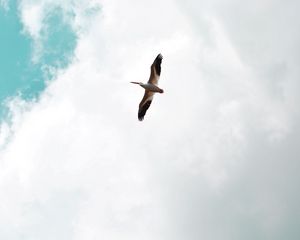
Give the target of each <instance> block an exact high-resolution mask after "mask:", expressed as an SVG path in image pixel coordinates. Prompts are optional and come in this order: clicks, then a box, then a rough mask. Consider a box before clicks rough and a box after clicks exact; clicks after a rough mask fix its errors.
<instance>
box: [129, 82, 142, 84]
mask: <svg viewBox="0 0 300 240" xmlns="http://www.w3.org/2000/svg"><path fill="white" fill-rule="evenodd" d="M131 83H133V84H140V83H139V82H131Z"/></svg>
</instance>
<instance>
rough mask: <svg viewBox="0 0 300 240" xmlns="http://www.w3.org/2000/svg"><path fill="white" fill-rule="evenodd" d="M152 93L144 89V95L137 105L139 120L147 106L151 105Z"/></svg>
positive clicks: (141, 118) (141, 119)
mask: <svg viewBox="0 0 300 240" xmlns="http://www.w3.org/2000/svg"><path fill="white" fill-rule="evenodd" d="M153 95H154V93H153V92H150V91H147V90H146V91H145V94H144V97H143V99H142V101H141V102H140V105H139V113H138V118H139V120H140V121H143V119H144V116H145V114H146V112H147V110H148V108H149V107H150V105H151V102H152V100H153Z"/></svg>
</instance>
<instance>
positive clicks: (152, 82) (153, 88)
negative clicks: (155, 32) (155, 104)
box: [131, 54, 164, 121]
mask: <svg viewBox="0 0 300 240" xmlns="http://www.w3.org/2000/svg"><path fill="white" fill-rule="evenodd" d="M162 59H163V57H162V55H161V54H158V55H157V57H156V58H155V59H154V62H153V63H152V65H151V73H150V78H149V81H148V82H147V83H142V82H131V83H134V84H138V85H140V86H141V87H142V88H144V89H145V94H144V97H143V99H142V101H141V102H140V104H139V112H138V119H139V120H140V121H143V119H144V117H145V114H146V112H147V110H148V108H149V107H150V105H151V102H152V100H153V95H154V93H156V92H158V93H163V92H164V90H163V89H161V88H159V87H158V86H157V83H158V80H159V77H160V72H161V60H162Z"/></svg>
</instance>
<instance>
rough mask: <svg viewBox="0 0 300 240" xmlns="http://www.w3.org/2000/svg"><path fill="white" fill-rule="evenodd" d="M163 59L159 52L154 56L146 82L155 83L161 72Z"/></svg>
mask: <svg viewBox="0 0 300 240" xmlns="http://www.w3.org/2000/svg"><path fill="white" fill-rule="evenodd" d="M162 59H163V56H162V55H161V54H158V55H157V57H156V58H155V60H154V62H153V63H152V65H151V74H150V78H149V81H148V83H151V84H154V85H157V83H158V79H159V76H160V72H161V61H162Z"/></svg>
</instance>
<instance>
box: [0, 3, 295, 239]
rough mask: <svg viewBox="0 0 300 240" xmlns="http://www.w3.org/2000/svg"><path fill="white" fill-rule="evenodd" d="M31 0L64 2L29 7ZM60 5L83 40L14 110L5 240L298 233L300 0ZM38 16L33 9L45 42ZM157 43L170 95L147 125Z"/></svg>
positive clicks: (5, 179) (160, 99)
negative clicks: (143, 109) (30, 100)
mask: <svg viewBox="0 0 300 240" xmlns="http://www.w3.org/2000/svg"><path fill="white" fill-rule="evenodd" d="M33 3H34V6H37V7H36V9H40V6H45V4H49V5H51V4H52V3H50V2H48V1H41V2H39V3H36V2H30V1H23V2H22V4H21V7H20V11H21V12H23V13H24V12H26V11H27V10H26V9H30V6H32V5H30V4H33ZM53 4H54V5H55V4H61V6H63V8H65V9H68V7H70V6H72V7H71V8H72V9H73V10H74V9H75V10H74V12H75V17H74V24H75V25H76V26H77V27H74V29H77V31H78V36H79V40H78V46H77V48H76V51H75V59H74V62H73V63H72V64H71V65H70V66H69V67H68V69H66V70H65V71H62V72H58V74H57V79H56V80H55V81H54V82H52V83H51V84H49V86H48V88H47V89H46V91H45V93H44V94H43V96H42V98H41V100H40V101H39V102H38V103H34V104H32V105H30V108H29V110H27V111H24V112H22V113H21V114H20V111H21V109H22V108H19V109H20V110H17V111H15V113H14V116H15V121H14V123H13V125H12V128H13V130H12V132H14V135H13V137H12V139H11V141H10V142H9V144H8V145H7V146H5V147H4V149H3V150H2V151H1V153H0V157H1V159H2V160H1V163H0V176H1V179H0V183H1V184H0V197H1V205H0V212H1V214H0V228H1V231H0V236H1V238H3V239H20V238H26V239H35V238H36V239H54V238H55V239H99V238H105V239H195V240H196V239H199V238H205V239H213V240H215V239H282V238H283V236H285V237H288V239H297V238H298V237H299V234H300V233H299V230H298V229H297V228H296V226H295V223H296V222H298V221H299V215H297V212H299V211H298V210H299V209H298V201H299V194H297V187H298V182H299V177H298V170H299V167H300V166H299V163H298V158H299V150H298V147H297V143H298V141H299V129H300V128H299V110H298V109H297V103H298V100H299V97H298V92H297V91H296V89H299V88H297V87H299V84H298V82H297V81H296V80H297V79H298V77H299V70H298V67H297V66H298V64H297V63H298V60H299V59H298V55H297V54H296V52H297V51H292V49H294V48H295V49H297V48H298V41H297V39H298V37H299V34H298V31H295V29H296V26H294V25H293V24H294V23H296V22H298V21H296V20H297V18H298V17H297V16H296V15H295V14H294V11H295V10H294V9H297V8H296V5H297V4H296V3H294V2H290V3H289V4H286V3H283V2H280V1H275V2H273V1H272V2H270V1H264V2H263V3H261V2H258V1H255V2H254V3H253V5H252V3H251V5H250V4H248V5H247V6H246V7H245V5H244V3H240V2H237V1H228V3H227V4H226V6H225V5H224V3H223V2H222V1H212V2H210V3H209V4H208V3H207V2H204V1H200V2H198V1H192V0H190V1H185V2H183V1H177V2H176V1H167V0H166V1H158V0H157V1H156V0H154V1H129V0H127V1H122V2H117V1H111V0H110V1H105V0H103V1H101V2H100V3H99V4H100V6H101V10H100V12H99V13H97V14H95V15H94V16H93V18H91V16H89V15H88V14H85V13H84V11H79V10H78V9H79V7H78V6H82V5H86V6H97V4H98V3H97V2H85V1H82V2H77V3H76V4H73V3H72V5H70V4H71V3H70V2H64V3H63V2H59V1H57V2H54V3H53ZM74 6H75V7H74ZM73 7H74V8H73ZM77 7H78V9H77ZM41 8H43V7H41ZM198 10H199V11H198ZM40 13H41V14H40V15H39V17H36V19H35V21H37V22H35V21H33V20H32V19H31V20H30V19H29V20H26V18H24V14H23V15H22V16H23V18H22V19H23V23H24V26H25V28H27V29H29V30H28V32H29V33H31V35H32V36H33V37H34V36H38V32H39V31H40V29H41V28H42V27H43V20H42V19H43V17H44V14H45V12H44V11H41V12H40ZM26 14H29V12H27V13H26ZM26 14H25V15H26ZM278 14H280V16H281V18H280V19H284V20H282V21H283V23H282V21H281V20H280V19H278ZM33 15H34V14H33ZM36 16H37V15H36ZM91 19H92V21H91ZM87 23H88V24H87ZM276 26H279V28H280V31H281V33H280V34H279V33H278V32H277V27H276ZM286 26H289V27H290V28H289V27H286ZM35 33H36V35H35ZM279 36H286V37H279ZM159 52H161V53H162V54H163V56H164V60H163V66H162V76H161V81H160V85H161V86H162V88H164V89H165V94H163V95H158V96H156V97H155V99H154V101H153V103H152V106H151V108H150V109H149V112H148V113H147V115H146V118H145V120H144V122H142V123H140V122H138V121H137V116H136V115H137V106H138V103H139V101H140V98H141V97H142V95H143V91H142V89H140V88H138V87H136V86H131V85H130V84H129V83H128V82H129V81H135V80H136V81H146V80H147V78H148V74H149V71H150V70H149V66H150V64H151V62H152V61H153V59H154V57H155V56H156V54H157V53H159ZM2 129H4V130H2ZM5 129H6V130H5ZM2 131H4V132H9V131H11V130H8V129H7V127H5V125H3V126H2V128H1V133H2ZM1 139H2V138H1Z"/></svg>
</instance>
